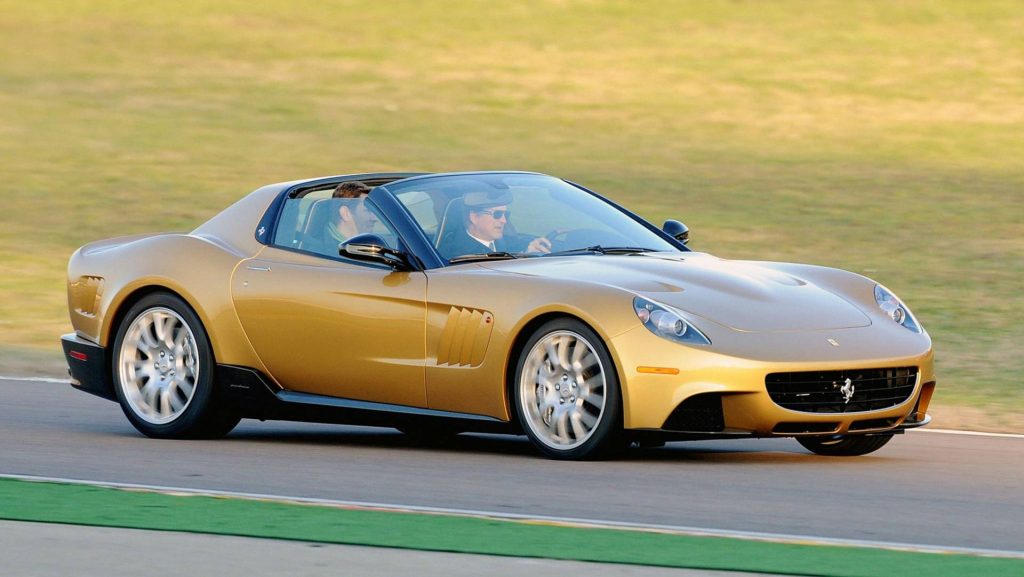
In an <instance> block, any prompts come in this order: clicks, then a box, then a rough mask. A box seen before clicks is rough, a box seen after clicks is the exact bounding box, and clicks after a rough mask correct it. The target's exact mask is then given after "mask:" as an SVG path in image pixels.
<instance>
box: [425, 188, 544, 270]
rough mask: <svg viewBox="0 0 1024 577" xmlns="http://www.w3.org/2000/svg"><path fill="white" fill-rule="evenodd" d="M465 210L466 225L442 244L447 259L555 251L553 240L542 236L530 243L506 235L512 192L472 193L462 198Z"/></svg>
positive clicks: (457, 228) (464, 220) (442, 250)
mask: <svg viewBox="0 0 1024 577" xmlns="http://www.w3.org/2000/svg"><path fill="white" fill-rule="evenodd" d="M462 202H463V205H464V206H465V211H464V214H463V220H462V224H463V226H462V227H456V230H455V231H453V233H452V234H450V235H448V236H447V237H446V238H445V239H444V241H443V242H442V243H441V246H440V247H439V248H440V250H441V253H442V255H443V256H445V257H446V258H452V257H455V256H460V255H464V254H481V253H488V252H505V251H507V252H533V253H547V252H551V241H550V240H548V239H547V238H546V237H543V236H540V237H537V238H534V239H533V240H530V241H529V242H528V243H527V242H526V241H525V240H523V239H517V238H512V237H510V238H505V233H506V230H505V226H506V225H507V224H508V222H509V219H510V217H511V211H510V209H509V207H508V206H509V204H511V203H512V194H511V193H510V192H508V191H492V192H468V193H466V195H465V196H464V197H463V198H462Z"/></svg>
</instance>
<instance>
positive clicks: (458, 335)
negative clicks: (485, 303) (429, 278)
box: [437, 307, 494, 366]
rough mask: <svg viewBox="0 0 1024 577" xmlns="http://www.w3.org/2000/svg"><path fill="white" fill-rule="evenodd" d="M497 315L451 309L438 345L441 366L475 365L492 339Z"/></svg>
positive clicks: (458, 308) (482, 356)
mask: <svg viewBox="0 0 1024 577" xmlns="http://www.w3.org/2000/svg"><path fill="white" fill-rule="evenodd" d="M493 326H494V316H493V315H491V313H489V312H487V311H481V310H477V309H468V308H462V307H452V308H451V310H450V311H448V322H447V323H445V325H444V330H443V331H442V332H441V341H440V343H439V344H438V346H437V364H438V365H457V366H464V365H468V366H476V365H479V364H480V363H482V362H483V360H484V353H485V352H486V351H487V343H488V341H490V340H491V328H492V327H493Z"/></svg>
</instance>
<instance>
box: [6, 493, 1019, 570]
mask: <svg viewBox="0 0 1024 577" xmlns="http://www.w3.org/2000/svg"><path fill="white" fill-rule="evenodd" d="M0 478H2V479H15V480H19V481H35V482H46V483H67V484H73V485H93V486H97V487H109V488H113V489H128V490H134V491H151V492H156V493H166V494H170V495H181V496H207V497H232V498H237V499H249V500H257V501H276V502H283V503H297V504H305V505H320V506H329V507H338V508H343V509H359V510H376V511H389V512H405V513H408V512H412V513H426V514H432V515H454V516H460V517H475V518H486V519H502V520H506V521H526V522H532V523H541V524H550V525H561V526H568V527H578V528H589V529H621V530H627V531H642V532H651V533H669V534H676V535H689V536H697V537H730V538H736V539H747V540H752V541H769V542H774V543H788V544H802V545H838V546H843V547H862V548H873V549H888V550H893V551H912V552H917V553H937V554H957V553H958V554H966V555H980V556H984V557H1004V558H1011V559H1024V551H1004V550H998V549H976V548H970V547H947V546H941V545H922V544H917V543H890V542H885V541H865V540H861V539H840V538H833V537H815V536H810V535H789V534H784V533H760V532H755V531H730V530H726V529H709V528H704V527H687V526H683V525H658V524H647V523H629V522H624V521H604V520H600V519H582V518H573V517H550V516H546V515H522V514H516V513H504V512H496V511H479V510H472V509H449V508H445V507H422V506H417V505H402V504H395V503H370V502H363V501H342V500H336V499H317V498H311V497H288V496H283V495H267V494H261V493H243V492H236V491H215V490H206V489H189V488H185V487H166V486H160V485H139V484H134V483H111V482H106V481H89V480H84V479H64V478H60V477H37V476H33V475H6V474H0Z"/></svg>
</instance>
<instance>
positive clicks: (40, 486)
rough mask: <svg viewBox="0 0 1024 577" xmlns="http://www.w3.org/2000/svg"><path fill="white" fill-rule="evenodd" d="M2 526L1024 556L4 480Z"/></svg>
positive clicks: (937, 572) (636, 551) (785, 555)
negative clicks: (798, 541)
mask: <svg viewBox="0 0 1024 577" xmlns="http://www.w3.org/2000/svg"><path fill="white" fill-rule="evenodd" d="M0 519H11V520H20V521H37V522H46V523H68V524H78V525H93V526H102V527H126V528H137V529H154V530H164V531H188V532H194V533H210V534H216V535H240V536H248V537H265V538H274V539H294V540H299V541H307V542H319V543H345V544H352V545H369V546H377V547H396V548H402V549H420V550H428V551H450V552H457V553H477V554H485V555H504V556H513V557H540V558H548V559H569V560H578V561H596V562H603V563H628V564H634V565H652V566H661V567H688V568H697V569H713V570H725V571H755V572H758V573H779V574H784V575H816V576H824V577H889V576H891V575H899V574H909V575H929V576H931V577H945V576H949V577H975V576H977V577H1000V576H1004V575H1005V576H1007V577H1009V576H1011V575H1020V574H1021V571H1022V570H1024V560H1022V559H1017V558H997V557H982V556H974V555H965V554H948V553H923V552H911V551H896V550H884V549H874V548H867V547H850V546H834V545H812V544H807V543H801V544H795V543H773V542H763V541H753V540H745V539H734V538H723V537H696V536H690V535H678V534H668V533H659V532H646V531H629V530H618V529H603V528H602V529H598V528H581V527H571V526H564V525H552V524H550V523H536V522H530V521H507V520H499V519H489V518H479V517H465V516H452V515H435V514H417V513H406V512H392V511H379V510H363V509H351V508H338V507H330V506H317V505H306V504H296V503H283V502H275V501H266V500H253V499H239V498H225V497H208V496H195V495H192V496H182V495H172V494H166V493H153V492H146V491H124V490H116V489H109V488H102V487H94V486H88V485H65V484H57V483H40V482H26V481H20V480H14V479H0Z"/></svg>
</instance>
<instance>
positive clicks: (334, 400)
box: [217, 365, 514, 433]
mask: <svg viewBox="0 0 1024 577" xmlns="http://www.w3.org/2000/svg"><path fill="white" fill-rule="evenodd" d="M217 390H218V394H219V395H222V397H223V398H224V400H226V401H227V402H229V403H233V404H235V405H236V406H237V407H239V409H240V410H241V412H242V416H243V417H245V418H250V419H260V420H269V421H303V422H316V423H337V424H347V425H366V426H375V427H399V426H405V425H430V424H435V425H437V424H441V423H444V424H446V425H448V426H451V427H454V428H457V429H460V430H463V431H476V432H492V433H511V432H514V431H513V429H512V426H511V424H510V423H509V422H507V421H502V420H500V419H496V418H494V417H491V416H487V415H475V414H471V413H456V412H451V411H439V410H436V409H426V408H421V407H410V406H405V405H391V404H387V403H375V402H371V401H361V400H356V399H345V398H339V397H329V396H325V395H313V394H309V393H299V392H295V391H286V390H283V389H280V388H279V387H277V386H276V385H272V384H271V383H270V380H269V379H267V378H266V377H264V375H263V374H262V373H261V372H260V371H257V370H254V369H251V368H249V367H239V366H234V365H217Z"/></svg>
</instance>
